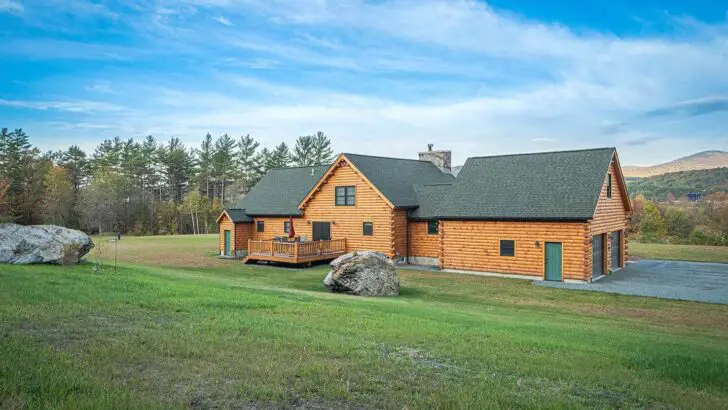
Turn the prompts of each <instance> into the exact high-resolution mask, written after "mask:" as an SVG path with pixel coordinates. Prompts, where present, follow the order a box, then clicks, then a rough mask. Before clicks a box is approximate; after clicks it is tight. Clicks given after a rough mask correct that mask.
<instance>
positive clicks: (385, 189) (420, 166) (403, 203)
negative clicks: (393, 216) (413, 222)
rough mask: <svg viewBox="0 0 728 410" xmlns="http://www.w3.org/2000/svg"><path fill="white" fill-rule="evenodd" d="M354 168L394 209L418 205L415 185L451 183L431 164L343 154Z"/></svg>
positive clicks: (449, 177)
mask: <svg viewBox="0 0 728 410" xmlns="http://www.w3.org/2000/svg"><path fill="white" fill-rule="evenodd" d="M344 155H345V156H346V158H348V159H349V160H350V161H351V162H352V163H353V164H354V166H355V167H356V168H357V169H359V171H361V172H362V173H363V174H364V175H365V176H366V177H367V179H368V180H369V181H370V182H371V183H372V184H373V185H374V186H375V187H377V189H378V190H379V191H380V192H381V193H382V194H383V195H384V196H385V197H387V199H389V201H390V202H391V203H392V204H393V205H394V206H395V207H397V208H413V207H416V206H418V205H419V202H418V200H417V193H416V192H415V188H414V186H415V185H424V184H441V183H446V184H447V183H453V182H454V181H455V177H453V176H452V175H450V174H446V173H444V172H442V171H440V169H439V168H438V167H436V166H435V165H434V164H433V163H432V162H430V161H420V160H413V159H402V158H385V157H372V156H368V155H358V154H344Z"/></svg>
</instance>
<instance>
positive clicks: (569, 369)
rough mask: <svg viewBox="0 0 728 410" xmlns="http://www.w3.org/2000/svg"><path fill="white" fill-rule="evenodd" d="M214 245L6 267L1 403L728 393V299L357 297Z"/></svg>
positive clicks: (645, 399)
mask: <svg viewBox="0 0 728 410" xmlns="http://www.w3.org/2000/svg"><path fill="white" fill-rule="evenodd" d="M100 242H101V248H102V249H101V252H98V254H100V257H102V258H103V259H104V260H107V261H108V260H109V258H111V257H113V253H112V251H113V244H109V243H107V242H106V241H100ZM215 252H216V237H214V236H201V237H189V236H188V237H164V238H124V239H123V240H122V241H121V242H120V243H119V248H118V255H119V261H120V269H119V270H118V271H117V273H116V274H115V273H113V269H110V268H109V267H108V266H107V267H104V268H103V269H102V270H101V271H100V272H94V271H93V269H92V267H93V264H88V265H82V266H76V267H57V266H2V267H0V283H2V286H0V300H2V303H1V304H0V408H7V407H10V408H13V407H29V408H48V407H55V408H114V407H117V408H118V407H122V408H155V407H179V408H190V407H191V408H210V407H222V408H229V407H235V408H261V407H298V408H347V407H351V408H362V407H363V408H370V407H378V408H398V409H399V408H431V407H439V408H462V407H465V408H499V407H501V408H502V407H508V408H513V407H527V408H565V407H568V408H575V407H577V408H578V407H651V408H665V407H686V408H727V407H728V372H727V371H726V369H728V306H722V305H712V304H701V303H692V302H678V301H666V300H659V299H653V298H640V297H628V296H619V295H610V294H604V293H591V292H578V291H568V290H563V289H549V288H541V287H536V286H533V285H531V284H530V283H529V282H528V281H522V280H514V279H500V278H486V277H478V276H466V275H456V274H445V273H436V272H415V271H401V272H400V275H401V282H402V295H401V296H400V297H397V298H357V297H353V296H347V295H335V294H330V293H328V292H326V290H325V288H324V287H323V285H322V283H321V281H322V279H323V277H324V275H325V273H326V267H325V266H320V267H316V268H313V269H308V270H292V269H278V268H269V267H264V266H261V267H249V266H243V265H241V264H240V263H239V262H238V261H229V260H218V259H214V258H213V257H212V255H214V254H215ZM95 253H96V252H95ZM95 258H96V255H94V256H93V257H92V258H91V259H95Z"/></svg>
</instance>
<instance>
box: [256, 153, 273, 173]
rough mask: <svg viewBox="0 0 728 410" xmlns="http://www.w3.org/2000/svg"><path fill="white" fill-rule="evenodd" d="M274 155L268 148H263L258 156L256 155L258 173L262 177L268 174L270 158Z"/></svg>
mask: <svg viewBox="0 0 728 410" xmlns="http://www.w3.org/2000/svg"><path fill="white" fill-rule="evenodd" d="M271 155H272V153H271V152H270V150H269V149H268V148H263V149H262V150H261V151H260V152H259V153H258V155H256V160H255V162H256V164H257V166H258V173H259V174H260V175H261V176H262V175H265V173H266V172H268V169H269V168H268V158H270V156H271Z"/></svg>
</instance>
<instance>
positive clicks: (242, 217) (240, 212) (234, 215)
mask: <svg viewBox="0 0 728 410" xmlns="http://www.w3.org/2000/svg"><path fill="white" fill-rule="evenodd" d="M225 212H226V213H227V214H228V215H229V216H230V219H231V220H232V221H233V223H236V224H237V223H241V222H252V221H253V219H252V218H251V217H249V216H248V214H246V213H245V209H236V208H227V209H225Z"/></svg>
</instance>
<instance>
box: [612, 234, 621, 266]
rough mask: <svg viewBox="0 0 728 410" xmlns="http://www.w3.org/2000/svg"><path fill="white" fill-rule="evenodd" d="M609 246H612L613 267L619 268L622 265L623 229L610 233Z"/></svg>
mask: <svg viewBox="0 0 728 410" xmlns="http://www.w3.org/2000/svg"><path fill="white" fill-rule="evenodd" d="M609 242H610V243H609V246H610V248H611V252H610V253H611V264H610V266H611V268H612V269H619V268H621V267H622V252H621V251H622V231H616V232H612V233H610V234H609Z"/></svg>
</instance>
